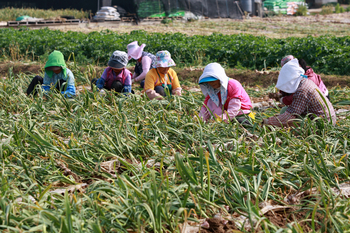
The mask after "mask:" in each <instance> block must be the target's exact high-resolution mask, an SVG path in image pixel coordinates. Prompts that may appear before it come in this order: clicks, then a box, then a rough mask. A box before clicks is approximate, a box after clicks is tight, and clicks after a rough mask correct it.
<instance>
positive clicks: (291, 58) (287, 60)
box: [281, 55, 295, 66]
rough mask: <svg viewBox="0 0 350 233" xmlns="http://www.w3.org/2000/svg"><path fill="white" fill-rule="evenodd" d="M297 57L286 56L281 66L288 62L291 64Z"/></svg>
mask: <svg viewBox="0 0 350 233" xmlns="http://www.w3.org/2000/svg"><path fill="white" fill-rule="evenodd" d="M294 58H295V57H293V55H288V56H285V57H284V58H282V60H281V66H284V65H285V64H286V63H287V62H289V61H290V60H293V59H294Z"/></svg>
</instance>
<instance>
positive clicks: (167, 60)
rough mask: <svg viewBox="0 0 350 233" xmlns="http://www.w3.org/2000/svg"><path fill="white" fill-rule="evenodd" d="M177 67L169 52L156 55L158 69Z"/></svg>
mask: <svg viewBox="0 0 350 233" xmlns="http://www.w3.org/2000/svg"><path fill="white" fill-rule="evenodd" d="M171 66H176V64H175V62H174V60H173V59H171V55H170V53H169V51H167V50H164V51H159V52H157V53H156V67H157V68H158V67H171Z"/></svg>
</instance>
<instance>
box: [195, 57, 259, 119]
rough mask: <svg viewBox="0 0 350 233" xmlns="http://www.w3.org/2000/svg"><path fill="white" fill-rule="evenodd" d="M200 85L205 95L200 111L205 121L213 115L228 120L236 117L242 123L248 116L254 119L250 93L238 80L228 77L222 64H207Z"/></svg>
mask: <svg viewBox="0 0 350 233" xmlns="http://www.w3.org/2000/svg"><path fill="white" fill-rule="evenodd" d="M199 85H200V87H201V90H202V93H203V94H204V96H205V100H204V104H203V106H202V108H201V111H200V113H199V116H200V117H201V118H202V119H203V120H204V121H207V120H209V119H210V118H212V117H214V118H221V119H222V120H224V121H226V122H228V121H229V120H232V119H233V118H236V119H237V120H238V122H240V123H243V122H246V119H247V116H248V117H250V118H252V119H254V114H252V112H251V108H252V103H251V101H250V98H249V95H248V94H247V92H246V91H245V90H244V88H243V87H242V85H241V84H240V83H239V82H238V81H237V80H235V79H229V77H227V75H226V73H225V70H224V68H222V66H221V65H220V64H218V63H211V64H209V65H207V66H206V67H205V69H204V71H203V74H202V75H201V77H200V78H199ZM245 115H247V116H245ZM246 123H247V122H246Z"/></svg>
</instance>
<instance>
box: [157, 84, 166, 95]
mask: <svg viewBox="0 0 350 233" xmlns="http://www.w3.org/2000/svg"><path fill="white" fill-rule="evenodd" d="M154 90H155V92H157V93H158V94H159V95H161V96H166V94H165V91H164V87H162V86H156V87H155V88H154Z"/></svg>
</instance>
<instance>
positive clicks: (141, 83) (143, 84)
mask: <svg viewBox="0 0 350 233" xmlns="http://www.w3.org/2000/svg"><path fill="white" fill-rule="evenodd" d="M140 86H141V88H145V80H142V81H141V82H140Z"/></svg>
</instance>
